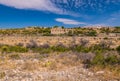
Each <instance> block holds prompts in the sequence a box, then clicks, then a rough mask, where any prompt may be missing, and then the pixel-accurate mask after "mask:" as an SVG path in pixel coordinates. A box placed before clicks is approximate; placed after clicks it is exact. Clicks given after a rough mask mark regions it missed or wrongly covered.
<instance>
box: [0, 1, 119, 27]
mask: <svg viewBox="0 0 120 81" xmlns="http://www.w3.org/2000/svg"><path fill="white" fill-rule="evenodd" d="M0 10H1V11H0V28H12V27H14V28H15V27H26V26H47V27H49V26H54V25H58V26H66V27H75V26H89V25H107V26H120V0H0Z"/></svg>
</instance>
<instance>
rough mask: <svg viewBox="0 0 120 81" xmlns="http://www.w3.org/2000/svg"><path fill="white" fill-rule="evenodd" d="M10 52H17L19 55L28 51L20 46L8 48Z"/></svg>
mask: <svg viewBox="0 0 120 81" xmlns="http://www.w3.org/2000/svg"><path fill="white" fill-rule="evenodd" d="M9 50H10V52H19V53H25V52H28V49H27V48H25V47H21V46H9Z"/></svg>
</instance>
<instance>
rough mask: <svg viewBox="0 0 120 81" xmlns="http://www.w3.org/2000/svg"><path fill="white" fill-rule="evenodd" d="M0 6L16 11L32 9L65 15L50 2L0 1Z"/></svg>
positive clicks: (45, 0) (41, 0)
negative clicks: (16, 9) (12, 8)
mask: <svg viewBox="0 0 120 81" xmlns="http://www.w3.org/2000/svg"><path fill="white" fill-rule="evenodd" d="M0 4H2V5H6V6H10V7H14V8H18V9H33V10H40V11H49V12H53V13H58V12H59V14H65V12H63V10H61V9H59V8H57V7H56V5H55V4H53V3H52V2H51V1H50V0H0Z"/></svg>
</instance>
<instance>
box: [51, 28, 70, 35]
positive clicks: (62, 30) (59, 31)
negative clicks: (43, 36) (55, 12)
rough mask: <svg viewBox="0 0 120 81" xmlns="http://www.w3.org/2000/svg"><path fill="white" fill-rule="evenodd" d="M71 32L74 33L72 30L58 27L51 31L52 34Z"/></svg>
mask: <svg viewBox="0 0 120 81" xmlns="http://www.w3.org/2000/svg"><path fill="white" fill-rule="evenodd" d="M69 31H72V29H70V28H61V27H57V28H52V29H51V34H67V33H68V32H69Z"/></svg>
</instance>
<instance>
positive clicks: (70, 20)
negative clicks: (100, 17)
mask: <svg viewBox="0 0 120 81" xmlns="http://www.w3.org/2000/svg"><path fill="white" fill-rule="evenodd" d="M55 20H56V21H57V22H61V23H63V24H70V25H80V24H86V23H84V22H79V21H76V20H72V19H65V18H57V19H55Z"/></svg>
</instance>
